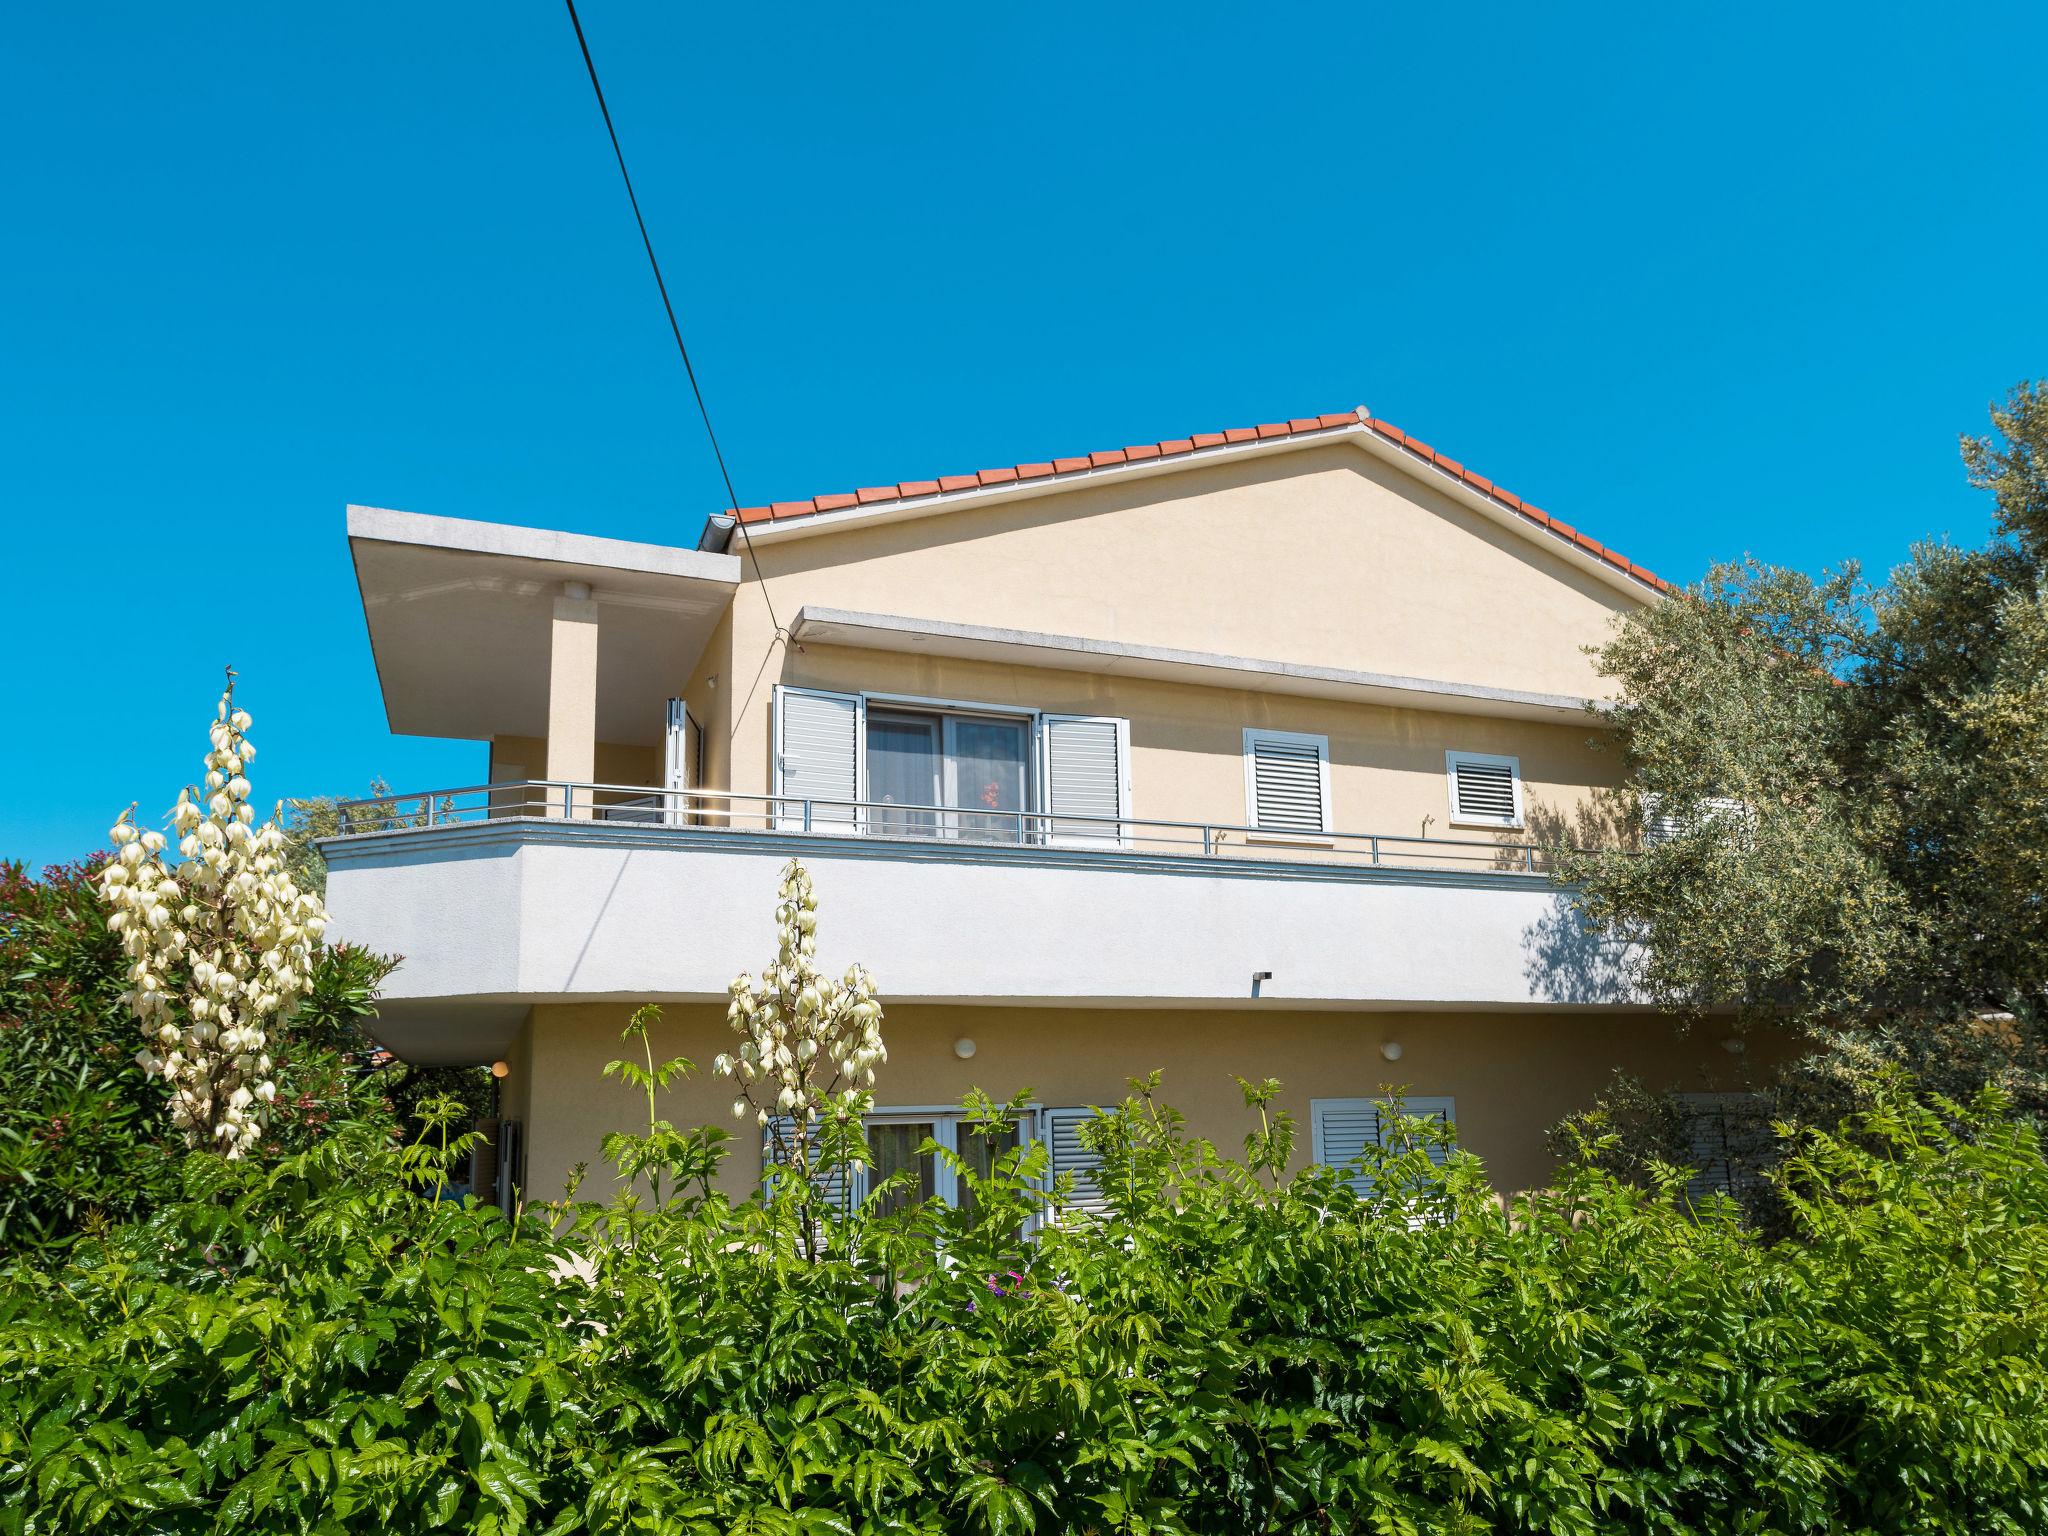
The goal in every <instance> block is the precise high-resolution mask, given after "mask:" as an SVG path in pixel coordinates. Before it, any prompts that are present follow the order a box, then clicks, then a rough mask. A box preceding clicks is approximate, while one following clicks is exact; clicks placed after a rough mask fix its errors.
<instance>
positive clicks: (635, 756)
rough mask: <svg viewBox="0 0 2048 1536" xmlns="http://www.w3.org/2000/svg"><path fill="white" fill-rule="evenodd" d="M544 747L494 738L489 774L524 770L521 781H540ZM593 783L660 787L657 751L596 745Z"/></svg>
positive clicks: (542, 741) (541, 740) (524, 739)
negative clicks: (507, 768)
mask: <svg viewBox="0 0 2048 1536" xmlns="http://www.w3.org/2000/svg"><path fill="white" fill-rule="evenodd" d="M547 760H548V744H547V740H546V738H545V737H540V736H498V737H494V738H493V739H492V741H491V771H492V773H493V775H495V774H496V773H497V771H498V769H499V767H500V766H501V765H503V766H507V767H515V768H520V769H523V770H525V772H524V775H523V776H524V777H526V778H529V779H544V778H546V777H547V776H548V775H547V766H546V765H547ZM595 782H596V783H599V784H625V785H631V786H634V787H639V786H643V785H645V786H654V785H659V784H660V783H661V748H659V747H641V746H634V745H632V744H631V743H629V742H617V741H600V742H599V743H598V744H597V767H596V770H595Z"/></svg>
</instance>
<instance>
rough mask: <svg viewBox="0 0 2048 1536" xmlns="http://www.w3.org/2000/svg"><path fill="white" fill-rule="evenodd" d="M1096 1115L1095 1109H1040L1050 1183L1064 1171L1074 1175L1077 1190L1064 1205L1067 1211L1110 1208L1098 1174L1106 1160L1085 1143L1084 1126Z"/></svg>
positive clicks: (1096, 1211)
mask: <svg viewBox="0 0 2048 1536" xmlns="http://www.w3.org/2000/svg"><path fill="white" fill-rule="evenodd" d="M1094 1118H1095V1111H1094V1110H1092V1109H1047V1110H1041V1111H1040V1112H1039V1119H1038V1127H1039V1134H1040V1136H1042V1137H1043V1138H1044V1140H1045V1149H1046V1151H1047V1152H1048V1153H1049V1154H1050V1162H1049V1165H1048V1166H1047V1168H1046V1179H1047V1182H1048V1183H1056V1182H1057V1181H1058V1180H1059V1178H1060V1177H1061V1176H1062V1175H1063V1174H1072V1175H1073V1176H1074V1189H1073V1193H1072V1194H1071V1195H1070V1196H1068V1198H1067V1204H1066V1205H1065V1206H1064V1207H1062V1213H1063V1214H1065V1213H1073V1212H1078V1213H1081V1214H1084V1215H1090V1216H1094V1215H1100V1214H1101V1213H1102V1212H1103V1211H1105V1210H1107V1209H1108V1208H1109V1202H1108V1201H1107V1200H1106V1199H1104V1198H1103V1194H1102V1183H1101V1180H1100V1178H1099V1177H1098V1175H1099V1173H1100V1172H1101V1168H1102V1159H1101V1158H1099V1157H1097V1156H1096V1155H1095V1154H1094V1153H1093V1152H1091V1151H1089V1150H1088V1149H1087V1148H1086V1147H1084V1146H1082V1145H1081V1127H1082V1126H1084V1125H1086V1124H1087V1123H1088V1122H1089V1121H1091V1120H1093V1119H1094Z"/></svg>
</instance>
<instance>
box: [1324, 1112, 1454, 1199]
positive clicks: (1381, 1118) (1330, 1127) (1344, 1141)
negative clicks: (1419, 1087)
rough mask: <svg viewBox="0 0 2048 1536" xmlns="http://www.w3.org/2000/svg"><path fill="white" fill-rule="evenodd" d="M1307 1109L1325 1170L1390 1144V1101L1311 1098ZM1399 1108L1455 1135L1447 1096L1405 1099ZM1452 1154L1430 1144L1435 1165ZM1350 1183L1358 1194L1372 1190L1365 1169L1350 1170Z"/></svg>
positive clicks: (1442, 1145) (1443, 1147) (1353, 1160)
mask: <svg viewBox="0 0 2048 1536" xmlns="http://www.w3.org/2000/svg"><path fill="white" fill-rule="evenodd" d="M1308 1107H1309V1138H1310V1144H1311V1147H1312V1151H1311V1156H1313V1157H1314V1159H1315V1160H1316V1162H1318V1163H1320V1164H1322V1165H1323V1166H1324V1167H1326V1168H1344V1167H1346V1166H1347V1165H1349V1164H1350V1163H1353V1162H1355V1161H1356V1160H1357V1159H1358V1158H1359V1157H1360V1156H1362V1155H1363V1154H1364V1152H1365V1150H1366V1149H1367V1148H1368V1147H1384V1146H1386V1145H1387V1144H1388V1140H1389V1135H1388V1133H1389V1131H1390V1129H1391V1128H1392V1127H1391V1125H1390V1121H1391V1120H1392V1116H1393V1112H1394V1108H1395V1106H1394V1104H1393V1103H1392V1102H1391V1101H1389V1100H1386V1099H1310V1100H1309V1106H1308ZM1399 1107H1400V1109H1401V1111H1402V1112H1403V1113H1404V1114H1406V1115H1407V1116H1408V1118H1409V1119H1411V1120H1434V1121H1436V1122H1438V1123H1439V1124H1440V1125H1442V1126H1443V1128H1444V1129H1445V1131H1446V1132H1447V1133H1448V1134H1449V1135H1451V1136H1455V1135H1456V1133H1457V1109H1456V1106H1455V1104H1454V1103H1453V1102H1452V1101H1451V1099H1449V1098H1448V1097H1427V1098H1424V1097H1410V1098H1405V1099H1402V1100H1401V1101H1400V1104H1399ZM1448 1156H1449V1147H1448V1146H1446V1145H1445V1144H1444V1143H1443V1142H1431V1143H1430V1144H1429V1160H1430V1161H1431V1162H1432V1163H1435V1164H1437V1165H1438V1166H1442V1164H1443V1163H1444V1162H1445V1161H1446V1160H1447V1158H1448ZM1346 1182H1348V1183H1349V1184H1350V1185H1351V1187H1352V1188H1353V1189H1354V1190H1356V1191H1357V1192H1358V1193H1359V1194H1360V1195H1369V1194H1371V1193H1372V1180H1371V1178H1370V1177H1369V1176H1368V1175H1367V1174H1366V1173H1365V1172H1364V1170H1363V1169H1353V1170H1351V1172H1350V1173H1349V1175H1348V1177H1347V1180H1346Z"/></svg>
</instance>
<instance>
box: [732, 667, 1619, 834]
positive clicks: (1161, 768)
mask: <svg viewBox="0 0 2048 1536" xmlns="http://www.w3.org/2000/svg"><path fill="white" fill-rule="evenodd" d="M780 681H782V682H783V683H785V684H789V685H794V686H799V687H810V688H826V689H835V690H842V691H848V692H859V691H862V690H866V691H869V692H875V693H895V694H904V695H908V696H912V697H917V698H935V699H952V700H961V701H971V702H974V703H983V704H997V705H1011V706H1016V707H1019V708H1036V709H1041V710H1045V711H1047V712H1051V713H1060V714H1083V715H1120V716H1124V717H1126V718H1128V719H1129V720H1130V722H1131V732H1130V735H1131V772H1130V776H1131V808H1132V814H1133V815H1134V816H1139V817H1143V818H1146V819H1149V820H1167V821H1200V822H1207V823H1213V824H1221V825H1225V826H1238V825H1243V824H1245V823H1246V822H1247V821H1248V820H1249V815H1248V812H1247V808H1246V805H1245V769H1244V730H1245V727H1247V726H1258V727H1264V728H1267V729H1272V730H1283V731H1302V732H1309V733H1312V734H1315V735H1321V736H1327V737H1328V738H1329V742H1330V818H1331V825H1332V827H1333V828H1335V829H1337V830H1340V831H1354V832H1378V833H1390V834H1395V835H1398V836H1402V837H1421V836H1428V837H1431V838H1444V837H1456V838H1460V839H1467V840H1471V839H1482V840H1483V839H1489V838H1491V837H1492V836H1493V833H1492V831H1490V830H1486V829H1480V830H1473V829H1470V828H1460V827H1454V826H1452V825H1451V824H1450V822H1449V813H1450V791H1449V785H1448V782H1447V779H1446V777H1445V767H1444V753H1445V752H1446V751H1447V750H1457V751H1465V752H1485V753H1500V754H1507V755H1513V756H1516V757H1518V758H1519V759H1520V762H1521V770H1522V778H1523V785H1524V796H1525V801H1526V805H1527V807H1528V811H1529V817H1530V820H1531V822H1532V824H1535V825H1544V826H1549V825H1553V824H1556V823H1562V824H1564V825H1566V826H1567V827H1569V829H1570V830H1571V831H1572V832H1573V834H1574V835H1575V836H1576V835H1578V834H1579V832H1580V829H1581V825H1582V819H1583V818H1584V817H1586V816H1590V815H1591V814H1592V813H1591V811H1590V809H1589V808H1588V806H1587V794H1586V791H1587V788H1588V786H1596V785H1606V784H1610V783H1612V782H1614V779H1615V776H1616V775H1617V774H1618V773H1619V771H1620V763H1619V761H1618V759H1617V758H1616V756H1615V755H1614V754H1613V753H1612V752H1607V751H1602V750H1600V749H1599V747H1598V746H1597V745H1596V743H1597V742H1598V741H1599V739H1600V737H1601V735H1602V733H1601V732H1600V731H1599V729H1598V728H1597V726H1596V724H1595V722H1594V721H1593V720H1592V719H1590V718H1588V719H1587V720H1586V721H1585V722H1584V723H1573V724H1550V723H1546V722H1537V721H1529V720H1513V719H1502V718H1499V717H1495V716H1488V715H1454V714H1448V713H1439V712H1436V711H1432V710H1412V709H1394V708H1389V707H1386V706H1382V705H1377V704H1355V703H1348V702H1344V701H1339V700H1329V699H1311V698H1301V697H1297V696H1294V695H1289V694H1271V693H1257V692H1252V691H1249V690H1239V689H1226V688H1204V687H1195V686H1189V685H1186V684H1177V683H1164V682H1156V681H1152V680H1149V679H1145V678H1130V677H1119V676H1116V675H1113V674H1112V675H1099V674H1097V675H1091V674H1086V673H1078V672H1066V671H1059V670H1054V669H1050V668H1031V667H1016V666H1005V665H1002V664H999V663H995V662H986V661H962V660H955V659H951V658H946V657H932V656H917V655H911V654H904V653H901V652H890V651H869V650H859V649H852V648H846V647H839V646H823V645H812V646H809V647H807V648H806V649H805V650H804V651H803V652H801V653H795V654H791V655H790V656H788V657H787V658H786V659H785V661H784V663H783V668H782V676H781V678H780ZM767 729H768V727H767V724H766V722H765V720H761V719H758V718H754V719H752V720H751V723H750V726H749V728H747V729H746V730H743V732H742V734H741V736H740V739H739V745H740V747H741V748H742V749H743V752H745V750H746V749H748V748H749V747H751V748H752V749H753V750H752V752H751V756H752V757H753V759H754V761H755V768H756V772H757V774H758V775H759V776H760V778H761V779H762V780H763V784H764V787H765V781H766V779H767V775H768V774H769V772H770V764H769V762H768V752H769V747H768V743H767V741H766V740H763V739H758V736H759V733H762V732H766V731H767ZM1425 818H1428V825H1427V826H1426V827H1425V825H1424V819H1425Z"/></svg>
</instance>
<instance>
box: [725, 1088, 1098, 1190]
mask: <svg viewBox="0 0 2048 1536" xmlns="http://www.w3.org/2000/svg"><path fill="white" fill-rule="evenodd" d="M1094 1113H1095V1111H1094V1110H1092V1109H1084V1108H1075V1109H1042V1108H1035V1107H1034V1108H1031V1109H1027V1110H1025V1111H1024V1112H1023V1113H1022V1114H1020V1115H1019V1116H1017V1118H1016V1119H1015V1121H1014V1122H1013V1123H1012V1124H1011V1126H1010V1128H1009V1129H1008V1130H1006V1131H999V1132H995V1133H986V1132H978V1131H976V1130H975V1128H974V1126H973V1125H972V1124H971V1123H970V1122H969V1120H968V1118H967V1117H966V1116H965V1115H964V1114H962V1113H961V1112H960V1110H959V1108H958V1107H957V1106H954V1107H949V1108H922V1107H912V1108H887V1107H885V1108H881V1109H877V1110H875V1111H874V1112H873V1113H872V1114H870V1115H869V1116H868V1118H867V1125H866V1131H867V1142H868V1153H869V1155H870V1156H871V1157H872V1158H873V1159H874V1162H873V1165H872V1166H871V1167H868V1168H859V1169H854V1170H853V1171H852V1174H851V1177H850V1178H849V1177H835V1178H834V1179H833V1181H832V1185H831V1188H830V1189H829V1190H828V1191H827V1193H828V1195H829V1196H830V1197H831V1198H832V1199H833V1200H834V1201H835V1202H836V1203H839V1204H842V1205H845V1206H852V1205H858V1204H860V1203H861V1202H862V1201H864V1200H866V1199H867V1198H868V1196H869V1194H870V1192H872V1191H875V1190H878V1189H880V1188H881V1186H882V1184H883V1182H884V1181H885V1180H887V1179H889V1178H891V1177H893V1176H895V1175H897V1174H905V1175H907V1177H906V1178H905V1179H904V1180H903V1182H902V1183H900V1184H899V1185H898V1186H897V1187H896V1188H894V1189H891V1190H889V1191H888V1192H887V1193H886V1194H885V1195H883V1196H882V1198H881V1200H880V1201H878V1202H877V1205H876V1209H877V1210H878V1211H882V1212H889V1211H900V1210H903V1209H906V1208H907V1207H910V1206H913V1205H916V1204H918V1203H920V1202H922V1201H925V1200H944V1201H945V1202H946V1203H947V1204H948V1205H957V1206H961V1207H964V1208H966V1209H968V1210H972V1209H973V1207H974V1186H973V1184H972V1182H971V1181H970V1180H969V1179H967V1178H963V1177H962V1176H961V1174H960V1173H959V1172H957V1171H956V1170H955V1168H954V1166H953V1164H952V1163H951V1162H950V1161H949V1160H948V1159H947V1158H945V1157H942V1156H941V1155H940V1152H941V1150H943V1151H946V1152H951V1153H954V1154H955V1155H957V1156H958V1157H959V1159H960V1161H961V1163H963V1164H964V1165H965V1168H966V1170H967V1172H969V1173H971V1174H973V1175H974V1176H975V1177H977V1178H986V1177H988V1175H989V1174H990V1173H992V1172H993V1171H994V1170H995V1166H996V1164H997V1163H998V1162H1000V1161H1001V1160H1002V1158H1003V1157H1004V1156H1005V1155H1006V1154H1008V1153H1010V1152H1013V1151H1016V1150H1017V1149H1018V1148H1020V1147H1025V1146H1030V1145H1032V1144H1033V1143H1036V1142H1040V1141H1043V1142H1044V1143H1045V1144H1046V1147H1047V1151H1048V1153H1049V1158H1048V1167H1047V1170H1046V1174H1045V1180H1044V1183H1045V1187H1046V1188H1048V1189H1050V1188H1052V1187H1053V1186H1054V1185H1055V1184H1056V1183H1057V1181H1058V1180H1059V1179H1060V1177H1061V1175H1063V1174H1064V1175H1066V1176H1067V1177H1068V1178H1069V1179H1070V1180H1071V1184H1070V1188H1071V1191H1072V1194H1071V1197H1070V1199H1071V1203H1072V1204H1073V1206H1074V1207H1075V1208H1076V1209H1080V1210H1092V1209H1096V1208H1097V1207H1098V1206H1099V1205H1100V1199H1101V1197H1100V1191H1099V1190H1098V1188H1097V1186H1096V1182H1095V1169H1096V1166H1097V1159H1096V1158H1095V1156H1094V1154H1093V1153H1091V1152H1089V1151H1087V1150H1086V1149H1085V1148H1083V1147H1082V1145H1081V1142H1080V1137H1079V1134H1078V1127H1079V1126H1080V1125H1081V1124H1082V1123H1083V1122H1085V1121H1086V1120H1087V1119H1089V1118H1090V1117H1092V1116H1093V1115H1094ZM778 1133H779V1134H778ZM788 1137H789V1123H788V1122H787V1121H786V1120H778V1121H775V1122H772V1123H771V1124H770V1126H769V1128H768V1131H767V1133H766V1135H765V1136H764V1137H763V1140H762V1149H761V1151H762V1159H763V1163H764V1165H765V1166H772V1165H773V1164H775V1163H776V1162H777V1161H779V1160H780V1158H781V1156H782V1155H783V1154H782V1149H783V1148H785V1147H786V1146H787V1145H788Z"/></svg>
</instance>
